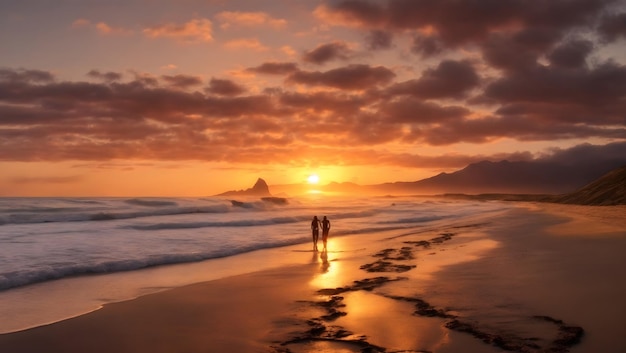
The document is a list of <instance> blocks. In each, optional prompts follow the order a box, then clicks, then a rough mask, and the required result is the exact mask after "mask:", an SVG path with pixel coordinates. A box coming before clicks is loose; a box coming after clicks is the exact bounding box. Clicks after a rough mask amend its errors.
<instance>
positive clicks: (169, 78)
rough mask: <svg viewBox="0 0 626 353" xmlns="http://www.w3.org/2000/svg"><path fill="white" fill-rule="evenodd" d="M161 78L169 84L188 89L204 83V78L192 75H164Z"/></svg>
mask: <svg viewBox="0 0 626 353" xmlns="http://www.w3.org/2000/svg"><path fill="white" fill-rule="evenodd" d="M161 79H162V80H163V81H165V82H166V83H167V84H168V85H169V86H171V87H176V88H180V89H188V88H191V87H194V86H198V85H201V84H202V79H201V78H200V77H198V76H191V75H163V76H161Z"/></svg>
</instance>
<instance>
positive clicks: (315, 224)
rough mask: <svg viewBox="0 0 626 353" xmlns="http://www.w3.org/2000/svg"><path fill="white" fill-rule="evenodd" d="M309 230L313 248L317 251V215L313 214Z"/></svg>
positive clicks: (318, 231) (318, 235) (318, 229)
mask: <svg viewBox="0 0 626 353" xmlns="http://www.w3.org/2000/svg"><path fill="white" fill-rule="evenodd" d="M311 231H312V232H313V250H315V251H317V239H319V237H320V220H319V219H317V216H313V220H312V221H311Z"/></svg>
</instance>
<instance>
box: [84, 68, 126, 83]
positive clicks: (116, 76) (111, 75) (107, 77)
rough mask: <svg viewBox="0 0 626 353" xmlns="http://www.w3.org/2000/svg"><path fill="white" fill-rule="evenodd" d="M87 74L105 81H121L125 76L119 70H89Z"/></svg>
mask: <svg viewBox="0 0 626 353" xmlns="http://www.w3.org/2000/svg"><path fill="white" fill-rule="evenodd" d="M87 76H89V77H92V78H95V79H98V80H103V81H119V80H121V79H122V77H123V75H122V74H120V73H118V72H112V71H109V72H100V71H98V70H91V71H89V72H88V73H87Z"/></svg>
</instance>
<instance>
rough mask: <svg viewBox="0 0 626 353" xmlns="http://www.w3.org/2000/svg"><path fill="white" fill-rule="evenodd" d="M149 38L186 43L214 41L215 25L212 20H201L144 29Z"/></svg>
mask: <svg viewBox="0 0 626 353" xmlns="http://www.w3.org/2000/svg"><path fill="white" fill-rule="evenodd" d="M143 34H144V35H145V36H146V37H149V38H173V39H177V40H180V41H182V42H185V43H198V42H211V41H213V24H212V23H211V21H210V20H207V19H204V18H200V19H194V20H190V21H188V22H185V23H182V24H177V23H166V24H161V25H156V26H151V27H147V28H144V29H143Z"/></svg>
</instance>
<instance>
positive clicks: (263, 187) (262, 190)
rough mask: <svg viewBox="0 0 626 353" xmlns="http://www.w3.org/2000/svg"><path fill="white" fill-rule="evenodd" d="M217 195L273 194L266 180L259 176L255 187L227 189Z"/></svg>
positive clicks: (265, 195)
mask: <svg viewBox="0 0 626 353" xmlns="http://www.w3.org/2000/svg"><path fill="white" fill-rule="evenodd" d="M216 196H259V197H269V196H272V194H270V188H269V187H268V186H267V183H266V182H265V180H263V179H261V178H259V179H257V181H256V183H255V184H254V186H253V187H251V188H249V189H246V190H233V191H226V192H224V193H221V194H218V195H216Z"/></svg>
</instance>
